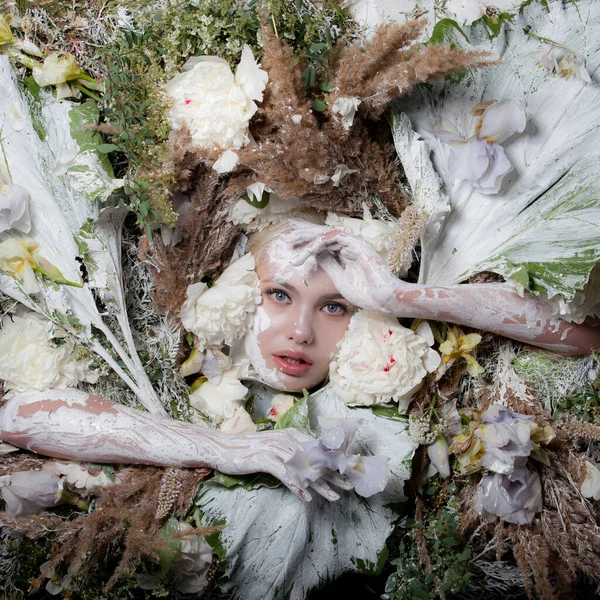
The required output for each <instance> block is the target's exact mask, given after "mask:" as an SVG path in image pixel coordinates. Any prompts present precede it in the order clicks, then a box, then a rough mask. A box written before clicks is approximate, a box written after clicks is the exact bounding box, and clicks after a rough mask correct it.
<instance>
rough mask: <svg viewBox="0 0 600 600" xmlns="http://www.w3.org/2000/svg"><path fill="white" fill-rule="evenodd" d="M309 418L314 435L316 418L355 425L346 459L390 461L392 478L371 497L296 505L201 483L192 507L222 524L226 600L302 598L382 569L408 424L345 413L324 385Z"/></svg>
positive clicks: (266, 493)
mask: <svg viewBox="0 0 600 600" xmlns="http://www.w3.org/2000/svg"><path fill="white" fill-rule="evenodd" d="M309 417H310V423H311V427H312V429H313V430H314V431H315V432H316V433H317V435H319V434H321V433H322V432H321V431H320V428H319V417H333V418H352V419H359V420H362V421H361V422H360V423H359V425H358V431H357V433H356V435H355V437H354V439H353V440H352V442H351V444H350V446H349V448H348V453H355V454H362V455H367V454H374V455H382V456H387V457H389V458H390V459H391V460H390V469H391V472H392V478H391V479H390V482H389V483H388V486H387V488H386V490H385V491H384V492H382V493H379V494H376V495H375V496H372V497H371V498H368V499H366V498H361V497H360V496H357V495H356V493H355V492H343V491H342V492H340V495H341V498H340V499H339V500H338V501H336V502H329V501H327V500H325V499H323V498H321V497H320V496H318V495H317V494H316V493H313V499H312V501H311V502H302V501H301V500H299V499H298V498H297V497H295V496H294V495H293V494H291V493H290V492H289V491H288V490H287V489H285V488H281V487H280V488H276V489H269V488H266V487H261V488H258V489H254V490H246V489H244V488H243V487H235V488H231V489H226V488H224V487H222V486H219V485H217V484H206V485H205V486H204V488H203V489H202V491H201V494H200V497H199V499H198V501H197V504H198V505H199V507H200V511H201V512H202V513H203V521H204V524H210V523H216V522H219V523H221V524H222V523H223V521H225V522H226V526H225V527H224V529H223V530H222V533H221V534H220V541H221V543H222V544H223V547H224V549H225V554H226V556H225V557H224V558H225V560H226V561H227V565H228V569H227V576H228V578H229V581H228V583H227V584H225V585H226V590H227V592H228V593H229V594H230V595H229V596H228V597H230V598H232V599H246V598H261V600H276V599H279V598H283V597H285V598H289V600H304V598H305V597H306V596H307V593H308V591H309V590H310V589H312V588H315V587H318V586H320V585H323V584H324V583H325V582H326V581H328V580H333V579H335V578H336V577H339V576H340V575H341V574H342V573H344V572H348V571H359V572H375V571H376V570H377V568H378V567H380V566H381V564H380V561H381V559H382V558H383V554H382V552H383V550H384V547H385V541H386V539H387V537H388V536H389V535H390V533H391V531H392V529H393V522H394V520H395V518H396V515H395V513H394V512H393V511H392V509H391V508H389V506H388V505H389V504H390V503H393V502H399V501H402V500H405V499H406V498H405V496H404V494H403V486H404V481H406V480H407V479H408V478H409V477H410V470H411V460H412V455H413V453H414V451H415V449H416V447H417V444H416V443H415V442H414V441H413V440H412V439H411V438H410V436H409V435H408V430H407V422H406V421H405V420H399V421H397V420H390V419H385V418H380V417H375V416H374V415H373V413H372V412H371V410H369V409H349V408H347V407H346V406H345V405H344V403H343V402H342V401H341V400H340V399H339V398H336V396H335V395H334V394H333V393H332V392H331V389H330V387H329V386H327V387H325V388H323V389H322V390H320V391H319V392H317V393H316V394H314V395H313V396H311V397H309ZM273 532H277V534H276V535H273Z"/></svg>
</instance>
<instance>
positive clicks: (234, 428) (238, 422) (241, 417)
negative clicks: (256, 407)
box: [220, 406, 257, 433]
mask: <svg viewBox="0 0 600 600" xmlns="http://www.w3.org/2000/svg"><path fill="white" fill-rule="evenodd" d="M220 429H221V431H225V432H226V433H253V432H255V431H256V429H257V427H256V424H255V423H254V422H253V421H252V417H251V416H250V415H249V414H248V411H246V410H245V409H244V407H243V406H240V407H239V408H238V409H237V410H236V411H235V412H234V413H233V416H232V417H230V418H228V419H225V420H224V421H223V422H222V423H221V427H220Z"/></svg>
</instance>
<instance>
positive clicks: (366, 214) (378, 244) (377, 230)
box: [325, 204, 395, 258]
mask: <svg viewBox="0 0 600 600" xmlns="http://www.w3.org/2000/svg"><path fill="white" fill-rule="evenodd" d="M325 225H328V226H329V227H333V228H334V229H339V230H340V231H345V232H346V233H351V234H352V235H355V236H357V237H360V238H362V239H363V240H365V241H366V242H369V244H371V246H373V248H375V250H377V252H378V253H379V254H380V255H381V256H382V257H383V258H387V255H388V252H389V249H390V247H391V245H392V239H393V237H394V229H395V227H394V223H389V222H387V221H382V220H381V219H374V218H373V217H372V216H371V212H370V211H369V209H368V208H367V205H366V204H364V205H363V218H362V219H355V218H354V217H340V216H338V215H336V214H335V213H327V219H325Z"/></svg>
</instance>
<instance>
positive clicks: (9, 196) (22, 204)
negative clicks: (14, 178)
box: [0, 177, 31, 233]
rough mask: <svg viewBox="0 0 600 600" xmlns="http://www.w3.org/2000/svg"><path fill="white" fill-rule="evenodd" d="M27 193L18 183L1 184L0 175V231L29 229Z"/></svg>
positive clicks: (25, 230) (24, 230)
mask: <svg viewBox="0 0 600 600" xmlns="http://www.w3.org/2000/svg"><path fill="white" fill-rule="evenodd" d="M28 203H29V193H28V192H27V190H26V189H24V188H22V187H21V186H20V185H13V184H11V183H6V184H3V182H2V178H1V177H0V233H1V232H3V231H8V230H9V229H12V228H14V229H19V230H20V231H22V232H23V233H29V231H30V230H31V220H30V218H29V207H28Z"/></svg>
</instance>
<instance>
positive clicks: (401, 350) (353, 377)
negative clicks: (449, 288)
mask: <svg viewBox="0 0 600 600" xmlns="http://www.w3.org/2000/svg"><path fill="white" fill-rule="evenodd" d="M338 348H339V350H338V353H337V356H336V357H335V359H334V360H333V361H332V362H331V365H330V369H329V377H330V379H331V385H332V388H333V390H334V391H335V392H336V393H337V394H338V396H339V397H340V398H341V399H342V400H343V401H344V402H345V403H346V404H350V405H371V404H383V403H386V402H389V401H391V400H393V401H395V402H398V403H399V411H400V412H403V411H404V410H406V409H407V408H408V405H409V403H410V399H411V398H412V395H413V394H414V393H415V392H416V391H417V390H418V389H419V387H420V386H421V383H422V381H423V378H424V377H425V375H426V374H427V373H428V372H432V371H434V370H435V369H436V368H437V366H438V365H439V362H440V357H439V354H437V352H435V351H434V350H432V349H431V347H430V343H429V340H427V339H425V338H424V337H421V336H420V335H417V334H416V333H414V332H413V331H411V330H410V329H407V328H406V327H402V326H401V325H400V324H399V323H398V321H397V319H395V318H393V317H384V316H383V315H380V314H377V313H369V312H367V311H363V310H359V311H357V312H356V314H355V315H354V316H353V317H352V319H351V321H350V324H349V326H348V330H347V332H346V334H345V336H344V338H343V339H342V340H341V341H340V343H339V344H338Z"/></svg>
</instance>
